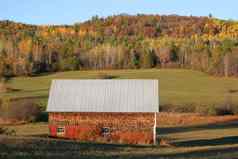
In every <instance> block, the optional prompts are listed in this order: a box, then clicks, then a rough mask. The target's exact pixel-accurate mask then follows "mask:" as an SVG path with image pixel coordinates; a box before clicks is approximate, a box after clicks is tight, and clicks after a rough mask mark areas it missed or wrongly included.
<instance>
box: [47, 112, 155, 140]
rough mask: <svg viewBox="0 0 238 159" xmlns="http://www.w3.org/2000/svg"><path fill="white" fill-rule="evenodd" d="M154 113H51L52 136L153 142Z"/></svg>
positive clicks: (50, 127)
mask: <svg viewBox="0 0 238 159" xmlns="http://www.w3.org/2000/svg"><path fill="white" fill-rule="evenodd" d="M153 126H154V114H153V113H49V129H50V135H51V136H53V137H62V138H70V139H79V140H82V141H96V142H109V143H125V144H152V143H153Z"/></svg>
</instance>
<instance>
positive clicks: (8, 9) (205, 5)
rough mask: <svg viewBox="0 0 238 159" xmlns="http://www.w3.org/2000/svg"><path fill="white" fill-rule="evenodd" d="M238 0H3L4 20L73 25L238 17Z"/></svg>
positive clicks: (1, 12)
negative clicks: (137, 18)
mask: <svg viewBox="0 0 238 159" xmlns="http://www.w3.org/2000/svg"><path fill="white" fill-rule="evenodd" d="M237 6H238V0H2V2H1V3H0V20H6V19H9V20H14V21H17V22H24V23H28V24H73V23H75V22H82V21H85V20H88V19H90V18H91V17H92V16H94V15H99V16H103V17H105V16H109V15H115V14H120V13H127V14H137V13H144V14H178V15H195V16H207V15H209V13H212V15H213V16H215V17H218V18H222V19H233V20H238V11H237Z"/></svg>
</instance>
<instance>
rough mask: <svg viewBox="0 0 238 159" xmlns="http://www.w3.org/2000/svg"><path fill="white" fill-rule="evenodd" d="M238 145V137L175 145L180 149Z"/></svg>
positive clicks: (193, 141) (177, 143) (185, 142)
mask: <svg viewBox="0 0 238 159" xmlns="http://www.w3.org/2000/svg"><path fill="white" fill-rule="evenodd" d="M233 144H238V136H229V137H223V138H216V139H201V140H189V141H182V142H176V143H175V144H174V145H176V146H179V147H188V146H189V147H191V146H218V145H233Z"/></svg>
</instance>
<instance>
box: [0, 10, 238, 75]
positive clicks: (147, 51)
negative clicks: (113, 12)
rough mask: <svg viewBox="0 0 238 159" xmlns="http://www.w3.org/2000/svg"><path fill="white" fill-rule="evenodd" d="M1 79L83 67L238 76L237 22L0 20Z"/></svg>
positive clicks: (154, 18)
mask: <svg viewBox="0 0 238 159" xmlns="http://www.w3.org/2000/svg"><path fill="white" fill-rule="evenodd" d="M0 59H1V60H0V75H3V76H6V77H10V76H18V75H29V76H32V75H37V74H40V73H43V72H56V71H67V70H84V69H127V68H133V69H137V68H153V67H156V68H188V69H194V70H201V71H203V72H208V73H210V74H214V75H221V76H237V75H238V23H237V22H234V21H223V20H218V19H214V18H211V17H210V18H209V17H192V16H191V17H182V16H175V15H171V16H159V15H137V16H129V15H119V16H112V17H107V18H99V17H97V16H96V17H93V18H92V19H91V20H89V21H87V22H84V23H77V24H75V25H71V26H69V25H62V26H35V25H26V24H21V23H14V22H11V21H1V22H0Z"/></svg>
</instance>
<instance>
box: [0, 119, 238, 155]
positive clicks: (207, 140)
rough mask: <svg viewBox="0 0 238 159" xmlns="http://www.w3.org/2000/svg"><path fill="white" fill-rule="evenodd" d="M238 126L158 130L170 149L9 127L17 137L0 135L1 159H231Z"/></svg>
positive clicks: (43, 127) (39, 127)
mask: <svg viewBox="0 0 238 159" xmlns="http://www.w3.org/2000/svg"><path fill="white" fill-rule="evenodd" d="M237 124H238V123H237V121H233V122H227V123H220V124H213V125H209V124H208V125H191V126H176V127H164V126H163V127H159V128H158V131H157V133H158V134H159V135H158V138H159V139H163V140H166V141H167V142H168V143H169V146H154V147H151V146H133V145H113V144H97V143H85V142H79V141H72V140H64V139H52V138H48V137H47V134H48V127H47V123H35V124H26V125H18V126H8V128H9V129H14V130H16V136H12V137H11V136H0V158H4V159H6V158H24V159H25V158H52V157H53V158H87V159H89V158H92V159H94V158H102V159H104V158H106V159H114V158H126V159H129V158H139V159H140V158H141V159H142V158H145V159H147V158H152V159H153V158H162V159H167V158H173V159H183V158H186V159H187V158H192V159H213V158H216V159H230V158H235V157H237V156H238V127H237Z"/></svg>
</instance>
